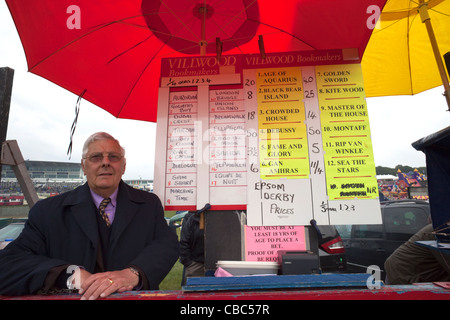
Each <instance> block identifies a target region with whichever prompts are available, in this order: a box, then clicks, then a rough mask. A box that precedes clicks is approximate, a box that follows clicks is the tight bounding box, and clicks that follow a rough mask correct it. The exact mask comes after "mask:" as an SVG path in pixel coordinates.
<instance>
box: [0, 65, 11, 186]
mask: <svg viewBox="0 0 450 320" xmlns="http://www.w3.org/2000/svg"><path fill="white" fill-rule="evenodd" d="M13 78H14V69H11V68H8V67H5V68H0V154H1V153H2V145H3V142H4V141H5V140H6V134H7V131H8V120H9V108H10V105H11V93H12V86H13ZM1 173H2V164H1V162H0V181H1V179H2V178H1Z"/></svg>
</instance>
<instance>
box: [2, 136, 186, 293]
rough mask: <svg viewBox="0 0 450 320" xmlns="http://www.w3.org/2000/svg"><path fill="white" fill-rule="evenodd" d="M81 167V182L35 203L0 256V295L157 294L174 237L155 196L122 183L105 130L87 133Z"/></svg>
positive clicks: (118, 155)
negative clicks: (73, 292) (54, 292)
mask: <svg viewBox="0 0 450 320" xmlns="http://www.w3.org/2000/svg"><path fill="white" fill-rule="evenodd" d="M81 166H82V169H83V172H84V174H85V176H86V179H87V183H86V184H84V185H82V186H80V187H78V188H76V189H75V190H73V191H69V192H66V193H63V194H61V195H59V196H56V197H51V198H47V199H45V200H41V201H39V202H38V203H36V204H35V206H34V207H33V208H32V209H31V210H30V213H29V217H28V220H27V222H26V224H25V228H24V230H23V232H22V234H21V235H20V236H19V237H18V238H17V239H16V240H15V241H13V242H12V243H11V244H9V245H8V246H7V247H6V248H5V249H4V250H1V251H0V294H3V295H25V294H36V293H49V292H52V290H57V291H59V290H65V289H75V290H78V292H79V293H80V294H81V296H82V297H81V299H91V300H93V299H97V298H102V297H106V296H108V295H110V294H111V293H114V292H123V291H126V290H132V289H135V290H139V289H142V290H156V289H158V286H159V283H160V282H161V281H162V280H163V279H164V277H165V276H166V275H167V273H168V272H169V271H170V270H171V268H172V267H173V265H174V263H175V262H176V260H177V259H178V255H179V248H178V239H177V236H176V234H175V233H174V232H173V230H171V229H170V228H169V226H168V225H167V223H166V221H165V219H164V211H163V208H162V205H161V201H160V200H159V199H158V197H157V196H156V195H155V194H153V193H149V192H145V191H141V190H136V189H134V188H132V187H130V186H128V185H127V184H125V183H124V182H123V181H122V175H123V174H124V172H125V166H126V160H125V150H124V149H123V148H122V147H121V146H120V144H119V142H118V141H117V140H115V139H114V138H113V137H112V136H110V135H109V134H107V133H104V132H100V133H95V134H93V135H91V136H90V137H89V138H88V139H87V140H86V142H85V144H84V147H83V155H82V161H81ZM103 199H109V200H108V201H106V203H103ZM105 206H106V209H105V210H104V211H105V212H104V213H102V212H101V211H103V210H100V209H99V207H105Z"/></svg>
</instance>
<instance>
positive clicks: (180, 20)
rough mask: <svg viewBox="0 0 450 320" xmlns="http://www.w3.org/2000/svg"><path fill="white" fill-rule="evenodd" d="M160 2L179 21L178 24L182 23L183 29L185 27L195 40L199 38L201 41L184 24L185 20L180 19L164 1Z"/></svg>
mask: <svg viewBox="0 0 450 320" xmlns="http://www.w3.org/2000/svg"><path fill="white" fill-rule="evenodd" d="M160 2H161V4H163V5H164V6H165V7H166V8H167V10H169V12H170V13H171V14H172V15H173V16H174V17H175V18H176V19H177V20H178V22H180V23H181V25H182V26H183V27H185V28H186V29H187V30H188V31H189V32H190V33H191V34H192V35H193V36H194V37H195V38H197V39H198V40H199V41H200V38H199V37H198V36H197V35H196V34H195V33H194V32H193V31H192V30H191V29H190V28H189V27H188V26H187V25H186V24H185V23H184V22H183V20H182V19H181V18H180V17H178V15H177V14H176V13H175V12H174V11H173V10H171V9H170V8H169V7H168V6H167V4H166V3H165V2H164V1H163V0H160Z"/></svg>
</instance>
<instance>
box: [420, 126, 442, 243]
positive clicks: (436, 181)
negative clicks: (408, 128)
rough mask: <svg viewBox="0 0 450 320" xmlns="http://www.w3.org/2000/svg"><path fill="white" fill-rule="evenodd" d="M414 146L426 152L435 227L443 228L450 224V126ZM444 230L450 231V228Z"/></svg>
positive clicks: (439, 237)
mask: <svg viewBox="0 0 450 320" xmlns="http://www.w3.org/2000/svg"><path fill="white" fill-rule="evenodd" d="M412 146H413V147H414V148H415V149H416V150H419V151H423V152H424V153H425V156H426V165H427V176H428V195H429V199H430V210H431V218H432V220H433V228H434V229H435V230H436V229H440V228H443V227H445V226H446V224H447V223H448V224H450V127H447V128H445V129H442V130H440V131H438V132H435V133H433V134H431V135H429V136H427V137H424V138H422V139H420V140H418V141H416V142H414V143H413V144H412ZM443 232H446V233H450V230H449V229H447V230H444V231H443ZM438 240H439V241H441V242H450V236H438Z"/></svg>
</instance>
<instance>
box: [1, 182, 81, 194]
mask: <svg viewBox="0 0 450 320" xmlns="http://www.w3.org/2000/svg"><path fill="white" fill-rule="evenodd" d="M80 184H83V182H45V183H42V182H41V183H36V184H35V185H34V187H35V189H36V192H37V193H58V194H59V193H63V192H66V191H70V190H73V189H75V188H76V187H78V186H79V185H80ZM18 193H22V188H21V187H20V184H19V183H18V182H9V181H8V182H6V181H2V182H1V183H0V194H18Z"/></svg>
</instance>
